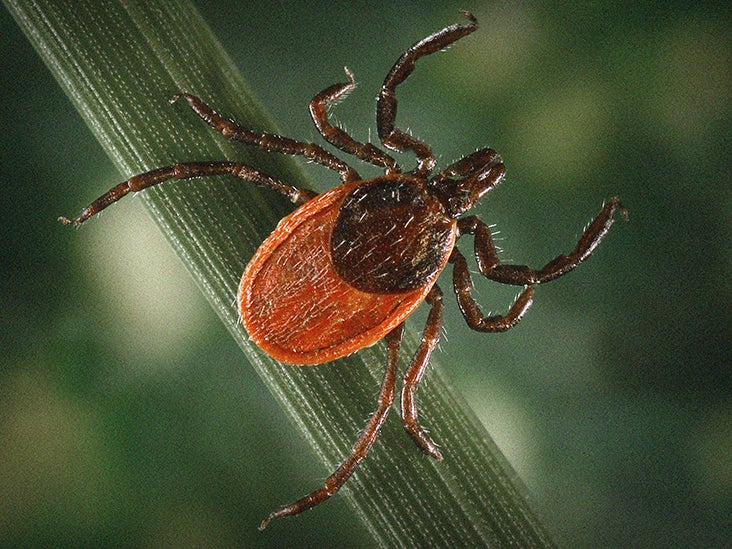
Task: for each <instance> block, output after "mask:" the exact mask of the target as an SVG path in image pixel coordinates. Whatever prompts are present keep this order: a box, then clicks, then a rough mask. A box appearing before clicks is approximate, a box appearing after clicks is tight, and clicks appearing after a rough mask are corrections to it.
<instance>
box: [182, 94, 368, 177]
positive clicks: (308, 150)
mask: <svg viewBox="0 0 732 549" xmlns="http://www.w3.org/2000/svg"><path fill="white" fill-rule="evenodd" d="M181 97H182V98H183V99H185V100H186V101H187V102H188V104H189V105H190V107H191V108H192V109H193V111H194V112H195V113H196V114H197V115H198V116H199V117H200V118H201V120H203V121H204V122H206V124H208V125H209V126H211V127H212V128H214V129H215V130H216V131H218V132H220V133H221V134H222V135H223V136H224V137H228V138H229V139H233V140H235V141H240V142H241V143H245V144H247V145H254V146H255V147H259V148H260V149H263V150H265V151H269V152H279V153H283V154H291V155H294V156H304V157H305V158H307V159H309V160H312V161H313V162H317V163H318V164H321V165H322V166H325V167H326V168H328V169H329V170H333V171H335V172H338V173H339V174H340V176H341V180H342V181H343V182H344V183H346V182H348V181H357V180H359V179H361V177H360V176H359V175H358V173H357V172H356V170H354V169H353V168H351V167H350V166H349V165H348V164H346V163H345V162H343V161H342V160H341V159H340V158H338V157H336V156H334V155H332V154H331V153H329V152H328V151H326V150H325V149H324V148H323V147H319V146H318V145H315V144H313V143H303V142H301V141H296V140H294V139H290V138H289V137H283V136H281V135H276V134H273V133H259V132H255V131H253V130H250V129H248V128H244V127H242V126H240V125H238V124H236V123H235V122H232V121H231V120H227V119H226V118H224V117H223V116H221V115H220V114H219V113H217V112H216V111H215V110H213V109H212V108H211V107H209V106H208V105H207V104H206V103H204V102H203V101H202V100H201V99H199V98H198V97H196V96H195V95H191V94H190V93H179V94H176V95H174V96H173V98H172V99H171V103H172V102H175V101H177V100H178V99H179V98H181Z"/></svg>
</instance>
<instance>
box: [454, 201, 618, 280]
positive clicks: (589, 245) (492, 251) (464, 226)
mask: <svg viewBox="0 0 732 549" xmlns="http://www.w3.org/2000/svg"><path fill="white" fill-rule="evenodd" d="M616 210H617V211H618V212H619V213H620V215H622V216H623V217H624V218H625V219H627V218H628V212H627V210H626V209H625V207H624V206H623V205H622V204H621V203H620V201H619V200H618V199H617V198H615V197H613V198H611V199H609V200H608V201H607V202H606V203H605V204H604V205H603V207H602V209H601V210H600V213H599V214H598V215H597V217H595V219H593V220H592V222H591V223H590V224H589V225H588V226H587V228H586V229H585V230H584V232H583V234H582V236H581V237H580V239H579V242H577V245H576V246H575V248H574V250H572V251H571V252H570V253H569V254H567V255H559V256H557V257H555V258H554V259H552V260H551V261H550V262H549V263H547V264H546V265H544V266H543V267H542V268H541V269H532V268H531V267H527V266H526V265H504V264H502V263H500V261H499V260H498V256H497V254H496V248H495V246H494V244H493V239H492V237H491V231H490V228H489V227H488V226H487V225H486V224H485V223H483V222H482V221H480V220H479V219H478V218H477V217H475V216H471V217H466V218H463V219H461V220H460V221H459V222H458V230H459V231H460V234H461V235H463V234H466V233H468V234H473V235H475V242H474V246H475V259H476V262H477V263H478V269H479V270H480V273H481V274H482V275H483V276H485V277H486V278H488V279H490V280H494V281H496V282H501V283H502V284H515V285H519V286H525V285H529V284H542V283H544V282H549V281H550V280H554V279H555V278H559V277H560V276H562V275H564V274H566V273H568V272H569V271H571V270H572V269H574V268H575V267H577V265H579V264H580V263H582V262H583V261H584V260H585V259H587V258H588V257H589V256H590V254H592V252H593V251H594V249H595V248H596V247H597V245H598V244H599V243H600V241H601V240H602V239H603V237H604V236H605V235H606V234H607V232H608V230H609V229H610V227H611V225H612V224H613V222H614V219H613V214H614V213H615V211H616Z"/></svg>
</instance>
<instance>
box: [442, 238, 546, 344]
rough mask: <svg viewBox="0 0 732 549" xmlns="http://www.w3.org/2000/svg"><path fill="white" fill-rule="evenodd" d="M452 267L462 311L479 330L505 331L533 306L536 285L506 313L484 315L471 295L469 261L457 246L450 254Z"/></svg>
mask: <svg viewBox="0 0 732 549" xmlns="http://www.w3.org/2000/svg"><path fill="white" fill-rule="evenodd" d="M450 263H452V264H453V267H452V280H453V289H454V290H455V296H456V297H457V301H458V306H459V307H460V311H461V312H462V313H463V316H464V317H465V321H466V322H467V323H468V326H470V328H472V329H473V330H476V331H478V332H505V331H506V330H510V329H511V328H513V327H514V326H515V325H516V324H517V323H518V322H519V321H520V320H521V318H522V317H523V316H524V315H525V314H526V311H528V310H529V307H531V303H532V301H533V297H534V287H533V286H528V287H527V288H526V289H525V290H524V291H523V292H521V294H519V296H518V298H517V299H516V301H515V302H514V304H513V305H512V306H511V308H510V309H509V311H508V314H506V315H492V316H483V313H482V312H481V310H480V307H479V306H478V303H477V302H476V301H475V299H473V297H472V296H471V295H470V292H471V291H472V289H473V281H472V279H471V278H470V271H469V270H468V263H467V261H465V256H463V254H461V253H460V251H459V250H458V249H457V248H453V250H452V255H450Z"/></svg>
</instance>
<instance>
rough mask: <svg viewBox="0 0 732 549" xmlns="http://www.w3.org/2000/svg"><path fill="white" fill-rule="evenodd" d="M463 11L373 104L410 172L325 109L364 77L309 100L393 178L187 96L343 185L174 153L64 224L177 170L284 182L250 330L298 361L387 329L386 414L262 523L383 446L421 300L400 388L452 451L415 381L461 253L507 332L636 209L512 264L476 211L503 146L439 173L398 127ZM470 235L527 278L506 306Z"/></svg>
mask: <svg viewBox="0 0 732 549" xmlns="http://www.w3.org/2000/svg"><path fill="white" fill-rule="evenodd" d="M464 15H465V16H466V18H467V22H465V23H463V24H458V25H452V26H449V27H446V28H444V29H442V30H441V31H439V32H437V33H435V34H433V35H431V36H428V37H427V38H425V39H423V40H421V41H420V42H417V43H416V44H414V45H413V46H412V47H411V48H409V49H408V50H407V51H405V52H404V53H403V54H402V55H401V56H400V57H399V59H397V61H396V63H395V64H394V66H393V67H392V68H391V70H390V71H389V73H388V74H387V76H386V79H385V80H384V84H383V86H382V87H381V90H380V91H379V94H378V97H377V101H376V122H377V128H378V134H379V139H380V140H381V144H382V145H383V147H384V148H385V149H389V150H391V151H396V152H400V153H403V152H407V151H411V152H412V153H413V154H414V155H415V156H416V166H415V167H414V169H412V170H411V171H408V172H404V171H403V170H402V168H401V167H400V166H399V165H398V164H397V162H396V160H395V159H394V158H393V157H392V156H391V155H390V154H388V153H387V152H385V150H384V149H383V148H379V147H377V146H375V145H372V144H370V143H361V142H358V141H356V140H355V139H353V138H352V137H351V136H350V135H348V134H347V133H346V132H345V131H344V130H342V129H340V128H338V127H336V126H334V125H333V124H331V122H330V121H329V119H328V114H327V107H328V106H329V105H330V104H332V103H334V102H335V101H337V100H338V99H340V98H342V97H343V96H345V95H346V94H347V93H348V92H350V91H351V90H352V89H353V88H354V87H355V81H354V79H353V75H352V74H351V72H350V71H349V70H348V69H346V75H347V76H348V82H345V83H340V84H334V85H333V86H330V87H329V88H326V89H325V90H323V91H322V92H320V93H319V94H317V95H316V96H315V97H314V98H313V100H312V101H311V102H310V115H311V117H312V119H313V122H314V123H315V126H316V127H317V128H318V131H319V132H320V133H321V134H322V136H323V137H324V138H325V140H326V141H328V142H329V143H330V144H331V145H334V146H335V147H337V148H338V149H340V150H341V151H344V152H346V153H348V154H351V155H354V156H356V157H357V158H358V159H360V160H361V161H363V162H366V163H369V164H373V165H375V166H378V167H380V168H382V169H383V170H384V175H382V176H379V177H375V178H373V179H362V178H361V177H360V176H359V174H358V173H357V172H356V170H354V169H353V168H352V167H350V166H349V165H348V164H347V163H346V162H344V161H342V160H340V159H339V158H337V157H336V156H334V155H333V154H332V153H330V152H328V151H326V150H325V149H323V148H322V147H320V146H319V145H316V144H312V143H304V142H300V141H296V140H293V139H290V138H288V137H283V136H279V135H274V134H268V133H258V132H255V131H253V130H250V129H247V128H244V127H241V126H239V125H237V124H236V123H234V122H232V121H230V120H227V119H225V118H223V117H222V116H221V115H219V114H218V113H217V112H216V111H214V110H213V109H212V108H211V107H209V106H208V105H207V104H206V103H204V102H203V101H202V100H201V99H199V98H198V97H196V96H194V95H191V94H188V93H181V94H178V95H176V96H174V97H173V99H172V100H171V102H172V101H175V100H177V99H181V98H182V99H184V100H185V101H187V102H188V104H189V105H190V107H191V108H192V109H193V111H194V112H195V113H196V114H197V115H198V116H199V117H200V118H201V119H202V120H203V121H204V122H206V123H207V124H209V125H210V126H212V127H213V128H214V129H215V130H216V131H218V132H220V133H221V134H222V135H223V136H225V137H227V138H229V139H234V140H236V141H241V142H242V143H245V144H247V145H253V146H255V147H259V148H260V149H264V150H265V151H270V152H279V153H284V154H290V155H299V156H304V157H305V158H307V159H309V160H311V161H313V162H316V163H318V164H321V165H323V166H325V167H326V168H328V169H330V170H333V171H335V172H338V174H340V179H341V181H342V184H340V185H339V186H337V187H335V188H333V189H331V190H330V191H327V192H324V193H322V194H316V193H314V192H312V191H309V190H306V189H301V188H299V187H296V186H293V185H289V184H287V183H285V182H282V181H279V180H277V179H275V178H273V177H271V176H269V175H267V174H265V173H262V172H261V171H259V170H257V169H256V168H253V167H251V166H247V165H245V164H242V163H239V162H229V161H215V162H213V161H207V162H188V163H178V164H175V165H172V166H167V167H164V168H158V169H156V170H152V171H150V172H146V173H143V174H140V175H136V176H134V177H131V178H130V179H128V180H127V181H125V182H123V183H120V184H119V185H117V186H115V187H113V188H112V189H110V190H109V191H108V192H106V193H105V194H103V195H102V196H101V197H99V198H98V199H97V200H95V201H94V202H92V203H91V204H90V205H89V206H87V207H86V208H85V209H84V210H83V211H82V212H81V214H80V215H79V216H78V217H77V218H76V219H73V220H70V219H67V218H65V217H62V218H60V221H62V222H63V223H65V224H70V225H80V224H82V223H84V222H85V221H86V220H87V219H89V218H90V217H92V216H93V215H94V214H96V213H98V212H100V211H101V210H103V209H104V208H106V207H107V206H109V205H110V204H112V203H114V202H116V201H117V200H119V199H120V198H122V197H123V196H125V195H126V194H128V193H129V192H130V191H140V190H142V189H146V188H148V187H152V186H153V185H157V184H158V183H162V182H164V181H168V180H171V179H189V178H194V177H201V176H211V175H221V174H230V175H233V176H235V177H238V178H241V179H245V180H248V181H251V182H253V183H255V184H257V185H261V186H263V187H269V188H271V189H274V190H276V191H278V192H280V193H282V194H283V195H285V196H286V197H287V198H289V199H290V200H291V201H292V202H293V203H294V204H296V205H297V206H298V207H297V209H295V211H294V212H292V213H291V214H290V215H288V216H287V217H285V218H284V219H283V220H282V221H281V222H280V223H279V225H278V226H277V228H276V229H275V230H274V232H273V233H272V234H271V235H270V236H269V237H268V238H267V239H266V240H265V241H264V242H263V243H262V245H261V247H260V248H259V249H258V250H257V252H256V253H255V254H254V257H253V258H252V259H251V261H250V262H249V264H248V265H247V267H246V269H245V271H244V274H243V276H242V279H241V283H240V284H239V292H238V305H239V314H240V316H241V320H242V323H243V325H244V327H245V328H246V330H247V332H248V333H249V335H250V337H251V339H252V340H253V341H254V342H255V343H256V344H257V345H258V346H259V347H260V348H261V349H262V350H263V351H265V352H266V353H267V354H268V355H269V356H271V357H272V358H274V359H276V360H279V361H282V362H286V363H289V364H321V363H324V362H329V361H332V360H335V359H337V358H340V357H344V356H346V355H349V354H351V353H353V352H355V351H358V350H359V349H362V348H364V347H368V346H369V345H373V344H374V343H376V342H377V341H379V340H381V339H384V340H386V354H387V356H386V371H385V374H384V379H383V382H382V386H381V391H380V393H379V397H378V405H377V407H376V411H375V412H374V414H373V415H372V416H371V418H370V419H369V421H368V423H367V424H366V427H365V428H364V430H363V432H362V433H361V435H360V436H359V437H358V439H357V441H356V443H355V445H354V446H353V450H352V452H351V454H350V455H349V456H348V457H346V459H345V460H344V461H343V462H342V463H341V465H340V466H339V467H338V468H337V469H336V470H335V472H333V474H332V475H330V476H329V477H328V478H327V479H326V481H325V483H324V484H323V486H322V487H320V488H318V489H317V490H315V491H313V492H312V493H310V494H308V495H307V496H305V497H303V498H301V499H299V500H297V501H295V502H294V503H292V504H290V505H287V506H286V507H283V508H281V509H279V510H277V511H274V512H272V513H271V514H270V515H269V516H268V517H267V518H265V519H264V520H263V521H262V523H261V525H260V529H264V528H265V527H266V526H267V525H268V524H269V522H270V521H271V520H272V519H274V518H278V517H285V516H290V515H297V514H299V513H301V512H303V511H305V510H307V509H310V508H312V507H314V506H316V505H318V504H319V503H322V502H323V501H325V500H326V499H328V498H329V497H330V496H332V495H333V494H335V493H336V492H337V491H338V490H339V489H340V487H341V486H342V485H343V484H344V483H345V482H346V480H347V479H348V478H349V477H350V476H351V474H352V473H353V471H354V470H355V469H356V467H357V466H358V464H359V463H360V462H361V460H362V459H363V458H364V457H365V456H366V454H367V452H368V451H369V449H370V448H371V446H372V445H373V444H374V442H375V440H376V437H377V434H378V432H379V429H380V428H381V426H382V424H383V423H384V420H385V419H386V416H387V413H388V411H389V408H390V407H391V404H392V401H393V399H394V396H395V392H396V381H397V361H398V355H399V347H400V343H401V340H402V332H403V329H404V321H405V319H406V318H407V317H408V316H409V315H410V314H411V313H412V312H413V311H414V310H415V309H416V308H417V307H418V306H419V305H420V304H421V303H422V302H423V301H426V302H427V303H428V305H429V307H430V309H429V313H428V318H427V322H426V326H425V328H424V331H423V334H422V341H421V343H420V345H419V348H418V349H417V352H416V353H415V355H414V356H413V357H412V359H411V361H410V363H409V366H408V367H407V369H406V373H405V374H404V377H403V379H402V386H401V417H402V423H403V424H404V427H405V429H406V431H407V432H408V433H409V435H410V436H411V437H412V439H414V442H415V443H416V444H417V446H418V447H419V448H420V449H421V450H422V451H423V452H424V453H425V454H428V455H430V456H432V457H433V458H435V459H442V454H441V453H440V450H439V449H438V447H437V445H436V444H435V443H434V441H433V440H432V439H431V438H430V436H429V435H428V434H427V432H426V431H425V430H424V429H423V428H422V427H421V426H420V424H419V421H418V418H417V404H416V401H415V391H416V389H417V386H418V385H419V382H420V380H421V379H422V376H423V375H424V372H425V369H426V368H427V364H428V363H429V360H430V355H431V354H432V351H433V350H434V348H435V346H436V345H437V342H438V340H439V336H440V326H441V322H442V297H443V296H442V290H440V288H439V286H438V285H437V284H436V281H437V277H438V276H439V274H440V273H441V272H442V270H443V269H444V268H445V266H446V265H447V264H448V263H450V264H452V286H453V291H454V292H455V296H456V298H457V302H458V306H459V307H460V310H461V311H462V314H463V316H464V317H465V320H466V322H467V324H468V326H469V327H470V328H472V329H473V330H477V331H479V332H504V331H506V330H508V329H510V328H512V327H513V326H515V325H516V323H517V322H518V321H519V320H521V318H522V317H523V316H524V314H525V313H526V311H527V310H528V309H529V307H530V306H531V303H532V299H533V296H534V287H535V286H536V285H538V284H542V283H544V282H548V281H550V280H554V279H555V278H558V277H560V276H562V275H564V274H566V273H567V272H569V271H571V270H572V269H574V268H575V267H576V266H577V265H579V264H580V263H581V262H582V261H584V260H585V259H587V257H589V255H590V254H591V253H592V252H593V250H594V249H595V247H596V246H597V245H598V244H599V243H600V241H601V240H602V238H603V237H604V236H605V234H606V233H607V231H608V229H610V226H611V225H612V223H613V214H614V213H615V212H616V210H617V211H618V212H619V213H620V214H621V215H622V216H623V217H627V212H626V210H625V208H624V207H623V206H622V204H621V203H620V201H619V200H618V199H617V198H610V199H609V200H607V201H606V202H605V204H604V205H603V207H602V209H601V210H600V213H599V214H598V215H597V217H595V218H594V220H593V221H592V222H591V223H590V224H589V225H588V226H587V228H586V229H585V231H584V232H583V234H582V236H581V238H580V239H579V242H578V243H577V244H576V246H575V248H574V249H573V250H572V251H571V252H570V253H569V254H567V255H560V256H558V257H556V258H555V259H553V260H552V261H550V262H549V263H547V264H546V265H544V266H543V267H542V268H540V269H532V268H530V267H527V266H525V265H512V264H503V263H501V262H500V261H499V259H498V256H497V255H496V248H495V246H494V244H493V240H492V236H491V230H490V228H489V227H488V226H487V225H486V224H484V223H483V222H482V221H481V220H480V219H478V218H477V217H475V216H472V215H469V216H465V215H464V214H466V213H467V212H468V211H469V210H470V209H471V208H472V207H473V206H474V205H475V204H476V202H477V201H478V200H480V199H481V197H482V196H483V195H485V194H486V193H487V192H488V191H490V190H492V189H493V188H494V187H495V186H496V185H497V184H498V183H499V182H500V181H501V180H502V179H503V177H504V174H505V171H506V170H505V167H504V165H503V162H502V160H501V157H500V156H499V155H498V154H497V153H496V152H495V151H494V150H493V149H490V148H484V149H480V150H478V151H476V152H474V153H472V154H469V155H467V156H465V157H464V158H462V159H461V160H458V161H457V162H455V163H454V164H452V165H450V166H448V167H447V168H445V169H444V170H442V171H440V172H439V173H437V174H435V175H432V172H433V170H434V168H435V166H436V164H437V161H436V159H435V157H434V155H433V153H432V150H431V149H430V147H429V146H428V145H427V144H426V143H424V142H422V141H420V140H419V139H417V138H415V137H413V136H412V135H410V134H408V133H405V132H404V131H402V130H400V129H399V128H397V127H396V126H395V119H396V114H397V99H396V88H397V86H399V85H400V84H401V83H402V82H404V81H405V80H406V79H407V77H408V76H409V75H410V74H411V73H412V71H413V70H414V67H415V63H416V61H417V60H418V59H420V58H421V57H424V56H426V55H430V54H432V53H434V52H436V51H440V50H442V49H444V48H446V47H448V46H449V45H450V44H452V43H453V42H455V41H457V40H459V39H460V38H463V37H464V36H467V35H468V34H470V33H472V32H473V31H475V30H476V29H477V28H478V23H477V21H476V19H475V18H474V17H473V16H472V14H470V13H465V14H464ZM465 235H472V236H473V239H474V255H475V261H476V263H477V267H478V271H479V272H480V274H481V275H482V276H484V277H486V278H487V279H489V280H493V281H495V282H499V283H501V284H512V285H516V286H521V287H523V289H522V291H521V293H520V294H519V296H518V298H517V299H516V301H515V302H514V303H513V305H511V307H510V308H509V309H508V312H507V313H506V314H505V315H493V316H484V315H483V313H482V312H481V310H480V307H479V306H478V304H477V303H476V301H475V300H474V299H473V297H472V296H471V290H472V288H473V284H472V281H471V275H470V272H469V270H468V264H467V262H466V260H465V257H464V256H463V254H462V253H461V252H460V251H459V250H458V249H457V248H456V247H455V242H456V241H457V240H458V239H459V238H461V237H463V236H465Z"/></svg>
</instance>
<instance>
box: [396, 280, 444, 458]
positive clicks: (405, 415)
mask: <svg viewBox="0 0 732 549" xmlns="http://www.w3.org/2000/svg"><path fill="white" fill-rule="evenodd" d="M426 301H427V303H428V304H429V305H431V308H430V312H429V315H428V316H427V323H426V324H425V327H424V331H423V332H422V342H421V343H420V345H419V348H418V349H417V352H416V353H415V354H414V357H413V358H412V362H411V363H410V365H409V368H407V372H406V373H405V374H404V380H403V382H402V395H401V407H402V423H403V424H404V428H405V429H406V430H407V432H408V433H409V436H411V437H412V440H414V442H415V443H416V444H417V446H418V447H419V448H420V450H422V451H423V452H424V453H425V454H427V455H429V456H432V457H433V458H435V459H442V454H441V453H440V450H439V449H438V448H437V445H436V444H435V443H434V442H433V440H432V439H431V438H430V436H429V435H428V434H427V433H426V431H425V430H424V429H423V428H422V427H421V426H420V425H419V423H418V422H417V402H416V400H415V398H414V392H415V390H416V389H417V385H419V382H420V381H421V380H422V376H423V375H424V372H425V370H426V369H427V365H428V364H429V361H430V355H431V354H432V351H433V350H434V349H435V347H436V346H437V343H438V342H439V341H440V327H441V326H442V290H440V288H439V286H437V284H435V285H434V286H432V289H431V290H430V292H429V293H428V294H427V298H426Z"/></svg>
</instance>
